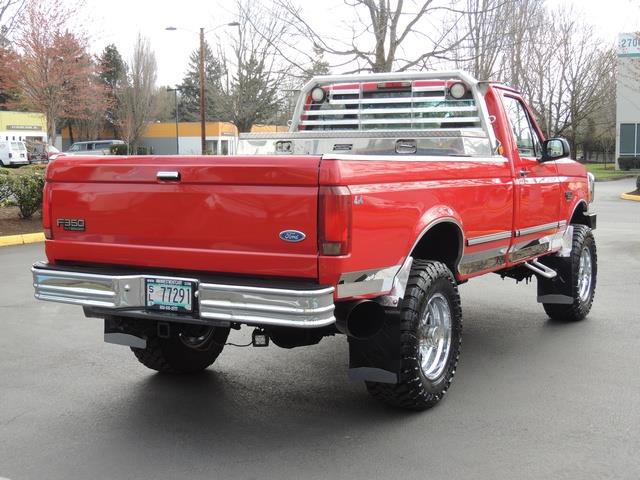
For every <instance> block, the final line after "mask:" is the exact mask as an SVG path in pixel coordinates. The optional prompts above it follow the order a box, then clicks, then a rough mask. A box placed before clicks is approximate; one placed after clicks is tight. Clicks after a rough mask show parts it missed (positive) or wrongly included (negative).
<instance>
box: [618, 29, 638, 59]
mask: <svg viewBox="0 0 640 480" xmlns="http://www.w3.org/2000/svg"><path fill="white" fill-rule="evenodd" d="M618 56H619V57H640V33H621V34H620V36H619V37H618Z"/></svg>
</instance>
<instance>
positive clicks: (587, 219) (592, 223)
mask: <svg viewBox="0 0 640 480" xmlns="http://www.w3.org/2000/svg"><path fill="white" fill-rule="evenodd" d="M582 218H584V223H585V224H586V225H587V226H588V227H589V228H590V229H591V230H595V229H596V226H597V225H598V221H597V220H598V217H597V216H596V214H595V213H585V214H583V215H582Z"/></svg>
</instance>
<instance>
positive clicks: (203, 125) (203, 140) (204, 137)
mask: <svg viewBox="0 0 640 480" xmlns="http://www.w3.org/2000/svg"><path fill="white" fill-rule="evenodd" d="M204 92H205V88H204V28H200V147H201V150H202V155H204V154H205V153H207V132H206V131H205V129H206V121H205V116H206V112H205V105H206V102H205V97H204V95H205V93H204Z"/></svg>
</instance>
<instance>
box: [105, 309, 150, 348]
mask: <svg viewBox="0 0 640 480" xmlns="http://www.w3.org/2000/svg"><path fill="white" fill-rule="evenodd" d="M104 341H105V342H106V343H113V344H115V345H123V346H125V347H134V348H142V349H144V348H147V335H146V332H145V331H144V329H143V328H141V325H140V322H135V321H128V320H127V319H121V318H114V317H106V318H105V320H104Z"/></svg>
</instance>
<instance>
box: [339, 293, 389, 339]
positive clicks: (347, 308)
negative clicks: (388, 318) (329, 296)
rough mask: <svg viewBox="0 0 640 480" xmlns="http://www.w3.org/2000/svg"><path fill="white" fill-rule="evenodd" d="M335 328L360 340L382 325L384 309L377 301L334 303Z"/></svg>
mask: <svg viewBox="0 0 640 480" xmlns="http://www.w3.org/2000/svg"><path fill="white" fill-rule="evenodd" d="M335 316H336V328H337V329H338V331H340V332H342V333H344V334H345V335H347V336H349V337H353V338H357V339H360V340H364V339H367V338H371V337H373V336H374V335H375V334H376V333H378V332H379V331H380V330H381V329H382V326H383V325H384V319H385V311H384V308H382V306H381V305H380V304H379V303H376V302H373V301H371V300H358V301H356V302H348V303H343V304H338V305H336V311H335Z"/></svg>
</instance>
